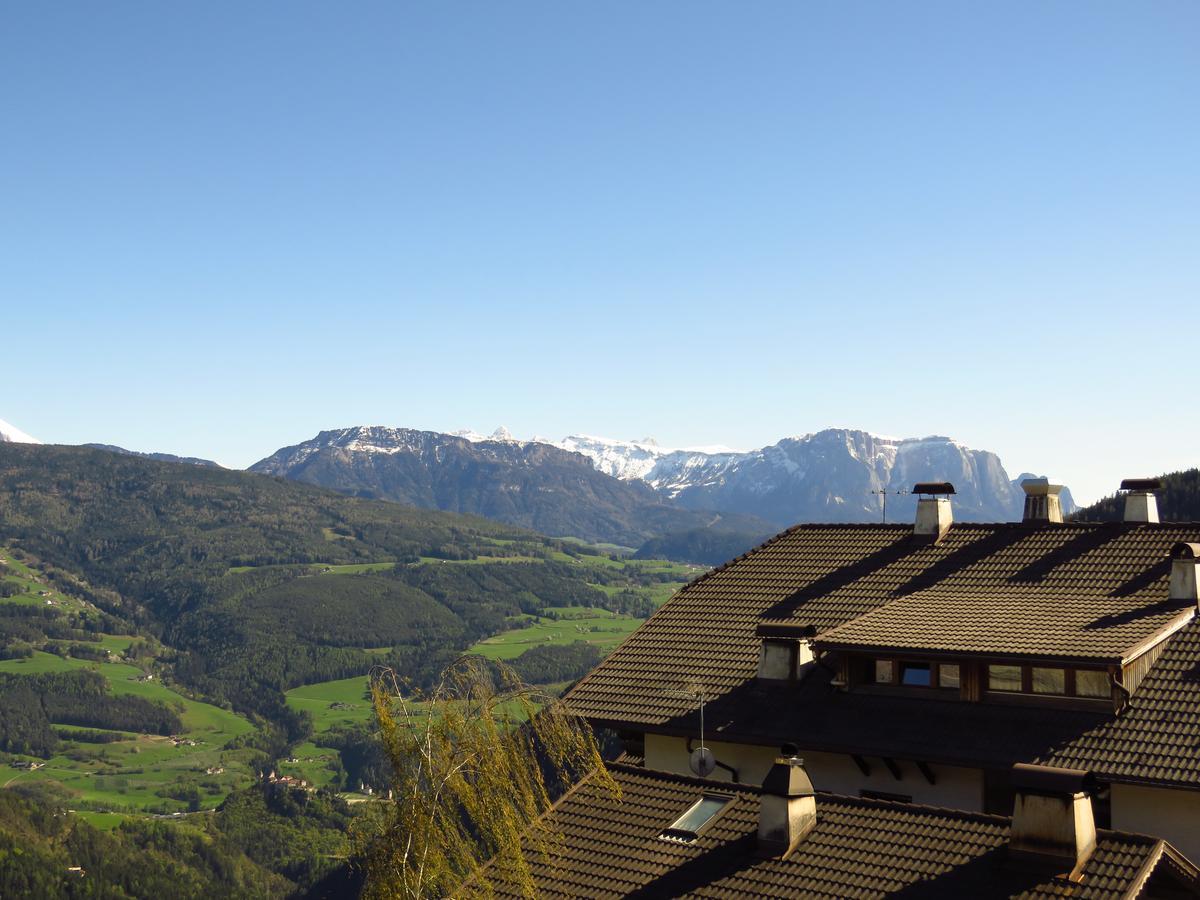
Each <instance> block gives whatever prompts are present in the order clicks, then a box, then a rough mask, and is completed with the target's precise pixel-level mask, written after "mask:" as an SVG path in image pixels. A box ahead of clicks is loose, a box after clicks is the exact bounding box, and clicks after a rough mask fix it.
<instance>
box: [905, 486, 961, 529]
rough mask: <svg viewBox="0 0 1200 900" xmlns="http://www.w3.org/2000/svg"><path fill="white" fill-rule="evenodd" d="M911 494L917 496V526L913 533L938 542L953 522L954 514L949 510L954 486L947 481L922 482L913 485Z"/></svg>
mask: <svg viewBox="0 0 1200 900" xmlns="http://www.w3.org/2000/svg"><path fill="white" fill-rule="evenodd" d="M912 492H913V493H914V494H917V495H919V499H918V500H917V525H916V528H915V529H914V530H913V533H914V534H917V535H920V536H922V537H930V538H933V540H935V541H937V540H940V539H941V537H942V535H944V534H945V533H946V532H947V531H948V530H949V529H950V523H952V522H953V521H954V512H953V510H951V508H950V495H951V494H953V493H954V485H952V484H951V483H950V482H948V481H922V482H921V483H919V484H914V485H913V489H912Z"/></svg>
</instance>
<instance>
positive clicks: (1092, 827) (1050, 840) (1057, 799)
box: [1009, 763, 1096, 881]
mask: <svg viewBox="0 0 1200 900" xmlns="http://www.w3.org/2000/svg"><path fill="white" fill-rule="evenodd" d="M1012 787H1013V791H1014V792H1015V793H1016V800H1015V802H1014V804H1013V817H1012V830H1011V832H1010V836H1009V854H1010V855H1011V856H1012V857H1014V858H1016V859H1019V860H1022V861H1025V862H1030V863H1034V864H1038V865H1045V866H1052V867H1054V868H1055V869H1056V871H1057V872H1058V873H1063V874H1066V875H1067V876H1068V877H1069V878H1070V879H1071V880H1073V881H1076V880H1078V878H1079V875H1080V872H1082V870H1083V867H1084V864H1086V863H1087V861H1088V858H1089V857H1090V856H1091V855H1092V851H1094V850H1095V849H1096V822H1095V819H1094V818H1093V816H1092V797H1091V791H1093V790H1094V789H1095V782H1094V779H1093V778H1092V774H1091V772H1084V771H1081V770H1079V769H1057V768H1052V767H1050V766H1034V765H1027V764H1025V763H1017V764H1016V765H1015V766H1013V770H1012Z"/></svg>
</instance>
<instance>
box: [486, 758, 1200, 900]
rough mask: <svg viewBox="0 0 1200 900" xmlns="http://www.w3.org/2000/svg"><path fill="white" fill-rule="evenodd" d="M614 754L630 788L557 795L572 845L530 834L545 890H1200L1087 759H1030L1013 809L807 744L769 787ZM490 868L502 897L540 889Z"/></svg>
mask: <svg viewBox="0 0 1200 900" xmlns="http://www.w3.org/2000/svg"><path fill="white" fill-rule="evenodd" d="M789 752H790V750H789ZM609 769H610V773H611V774H612V776H613V778H614V780H615V781H616V783H617V785H618V787H619V788H620V794H619V795H614V794H613V793H612V792H611V791H610V790H608V789H606V788H605V787H602V786H600V785H598V784H597V783H596V782H595V781H594V780H593V779H590V778H589V779H585V780H584V781H583V782H582V783H581V784H579V785H577V786H576V787H575V788H574V789H573V790H571V791H570V792H569V793H568V794H567V795H566V796H564V797H563V798H562V799H561V800H560V801H559V802H558V803H557V804H556V805H555V808H554V810H553V813H552V814H553V816H554V817H555V821H556V825H557V826H558V827H559V829H560V830H561V833H562V837H563V840H562V842H561V850H560V852H558V853H555V854H553V855H550V856H547V855H543V854H542V853H541V852H539V851H538V850H537V849H535V848H534V847H532V846H528V847H526V848H525V850H526V860H527V862H528V863H529V866H530V869H531V871H532V875H533V881H534V884H535V885H536V887H537V890H538V893H539V895H541V896H546V897H563V898H568V897H569V898H597V900H599V898H618V897H630V898H647V900H648V898H664V897H714V898H715V897H805V898H810V897H811V898H829V900H843V898H867V897H872V898H874V897H907V898H953V900H963V898H1031V900H1032V898H1049V897H1073V898H1078V900H1118V898H1120V900H1125V898H1130V900H1132V898H1135V897H1136V898H1142V900H1168V898H1181V897H1196V896H1200V872H1198V871H1197V869H1196V867H1195V866H1194V865H1193V864H1192V863H1191V862H1189V861H1188V860H1187V859H1185V858H1184V857H1183V856H1182V855H1181V854H1180V853H1179V852H1178V851H1176V850H1175V849H1174V848H1173V847H1172V846H1171V845H1170V844H1169V843H1168V842H1166V841H1163V840H1162V839H1161V838H1155V837H1150V836H1147V835H1139V834H1127V833H1120V832H1114V831H1111V830H1108V829H1103V828H1097V827H1096V826H1095V822H1094V818H1093V810H1092V797H1091V793H1090V791H1091V790H1092V786H1091V785H1090V783H1089V779H1090V776H1089V775H1088V774H1087V773H1085V772H1078V771H1069V770H1062V769H1048V768H1045V767H1039V766H1026V767H1018V769H1017V771H1016V772H1015V773H1014V785H1015V791H1016V793H1015V796H1016V802H1015V805H1014V810H1013V815H1012V816H1011V817H1009V816H992V815H986V814H982V813H974V812H964V811H960V810H949V809H936V808H932V807H928V806H922V805H917V804H911V803H898V802H893V801H887V800H875V799H866V798H858V797H844V796H837V795H832V794H826V793H823V792H818V791H816V790H814V787H813V784H812V782H811V780H810V779H809V778H808V776H807V773H806V772H805V770H804V766H803V762H802V761H801V760H800V759H799V758H797V757H795V756H785V757H780V758H779V759H777V760H776V762H775V763H774V764H773V765H772V768H771V769H770V770H768V772H767V776H766V778H764V780H763V783H762V785H761V786H759V785H746V784H731V783H729V782H722V781H713V780H710V779H703V778H696V777H690V776H681V775H673V774H668V773H665V772H658V771H654V770H652V769H647V768H646V767H645V766H643V765H636V764H631V763H630V762H628V761H620V762H617V763H615V764H613V765H611V766H610V767H609ZM488 875H489V876H490V881H491V882H492V887H493V889H494V892H495V894H496V895H497V896H500V897H522V896H526V894H525V891H524V890H523V889H522V886H521V885H520V884H519V883H517V882H516V881H515V880H513V879H512V878H511V876H510V877H506V876H505V874H504V873H502V872H498V871H489V872H488Z"/></svg>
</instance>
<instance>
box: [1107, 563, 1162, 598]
mask: <svg viewBox="0 0 1200 900" xmlns="http://www.w3.org/2000/svg"><path fill="white" fill-rule="evenodd" d="M1170 575H1171V560H1170V559H1169V558H1168V557H1166V556H1164V557H1163V558H1162V559H1161V560H1159V561H1158V563H1156V564H1155V565H1153V566H1151V567H1150V568H1148V569H1146V570H1145V571H1144V572H1138V574H1136V575H1134V576H1133V577H1132V578H1130V579H1129V580H1128V581H1126V582H1125V583H1124V584H1122V585H1118V586H1117V588H1116V589H1115V590H1114V591H1113V592H1112V594H1110V595H1109V596H1112V597H1128V596H1130V595H1132V594H1137V593H1139V592H1141V591H1144V590H1146V588H1148V587H1150V585H1152V584H1154V582H1156V581H1159V580H1160V579H1166V578H1168V577H1170Z"/></svg>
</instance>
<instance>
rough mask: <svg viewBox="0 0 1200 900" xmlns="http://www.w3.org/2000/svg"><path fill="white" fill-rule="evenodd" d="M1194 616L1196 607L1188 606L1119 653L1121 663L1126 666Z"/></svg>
mask: <svg viewBox="0 0 1200 900" xmlns="http://www.w3.org/2000/svg"><path fill="white" fill-rule="evenodd" d="M1194 618H1196V607H1194V606H1193V607H1190V608H1188V609H1185V610H1184V611H1183V612H1181V613H1180V614H1179V615H1178V616H1176V617H1175V618H1174V619H1172V620H1171V621H1170V622H1168V623H1167V624H1166V625H1164V626H1163V627H1162V628H1160V629H1159V630H1158V631H1156V632H1155V633H1154V634H1152V635H1150V637H1148V638H1146V639H1145V640H1144V641H1142V642H1141V643H1140V644H1134V645H1133V646H1132V647H1130V648H1129V649H1128V650H1126V651H1125V652H1124V653H1122V654H1121V660H1120V662H1121V665H1122V666H1127V665H1129V664H1130V663H1131V662H1133V661H1134V660H1135V659H1137V658H1138V657H1139V656H1142V655H1143V654H1145V653H1148V652H1149V651H1151V650H1153V649H1154V648H1155V647H1157V646H1158V645H1159V644H1161V643H1162V642H1163V641H1165V640H1166V639H1167V638H1169V637H1170V636H1171V635H1173V634H1174V633H1175V632H1177V631H1178V630H1179V629H1180V628H1182V627H1183V626H1184V625H1187V624H1188V623H1189V622H1191V621H1192V619H1194Z"/></svg>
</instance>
